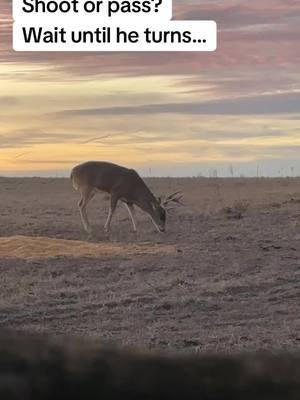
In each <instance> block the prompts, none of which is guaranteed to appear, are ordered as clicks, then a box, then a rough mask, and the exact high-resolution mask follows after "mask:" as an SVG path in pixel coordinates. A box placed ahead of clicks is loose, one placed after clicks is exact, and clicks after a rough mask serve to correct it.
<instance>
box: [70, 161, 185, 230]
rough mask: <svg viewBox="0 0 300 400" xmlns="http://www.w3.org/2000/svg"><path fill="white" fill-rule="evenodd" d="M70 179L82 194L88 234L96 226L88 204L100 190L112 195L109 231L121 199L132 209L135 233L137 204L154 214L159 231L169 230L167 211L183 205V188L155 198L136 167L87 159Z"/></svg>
mask: <svg viewBox="0 0 300 400" xmlns="http://www.w3.org/2000/svg"><path fill="white" fill-rule="evenodd" d="M70 178H71V181H72V185H73V188H74V189H75V190H77V191H79V192H80V194H81V198H80V200H79V202H78V208H79V213H80V217H81V222H82V225H83V228H84V230H85V231H86V232H87V233H88V234H91V233H92V229H91V225H90V223H89V220H88V216H87V211H86V207H87V204H88V203H89V201H90V200H91V199H92V198H93V197H94V196H95V194H96V193H97V192H104V193H107V194H108V195H109V196H110V205H109V212H108V216H107V219H106V222H105V225H104V230H105V232H107V233H108V232H109V230H110V225H111V221H112V217H113V215H114V212H115V210H116V207H117V204H118V202H119V201H121V202H122V203H123V204H124V205H125V207H126V209H127V211H128V214H129V217H130V219H131V222H132V226H133V231H134V232H137V226H136V222H135V218H134V215H135V206H137V207H139V208H140V209H141V210H142V211H144V212H145V213H146V214H148V215H149V216H150V219H151V221H152V223H153V225H154V226H155V228H156V230H157V231H158V232H165V229H166V214H167V212H168V211H170V210H171V209H173V208H174V207H169V205H170V204H173V205H175V204H176V205H179V204H181V205H182V203H181V198H182V194H181V192H180V191H177V192H175V193H172V194H171V195H168V196H166V197H165V199H163V197H162V196H160V197H155V196H154V194H153V193H152V192H151V190H150V189H149V187H148V186H147V185H146V183H145V181H144V180H143V179H142V178H141V177H140V175H139V174H138V173H137V172H136V171H135V170H134V169H130V168H126V167H123V166H120V165H117V164H113V163H111V162H107V161H87V162H84V163H82V164H78V165H76V166H75V167H74V168H73V169H72V171H71V175H70Z"/></svg>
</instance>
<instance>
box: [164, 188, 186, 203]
mask: <svg viewBox="0 0 300 400" xmlns="http://www.w3.org/2000/svg"><path fill="white" fill-rule="evenodd" d="M179 193H180V194H181V197H182V196H183V195H182V191H181V190H178V191H177V192H174V193H172V194H169V196H167V197H166V200H165V201H168V200H172V199H173V197H175V196H176V195H177V194H179Z"/></svg>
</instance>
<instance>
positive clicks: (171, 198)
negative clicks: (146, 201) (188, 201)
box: [163, 190, 184, 208]
mask: <svg viewBox="0 0 300 400" xmlns="http://www.w3.org/2000/svg"><path fill="white" fill-rule="evenodd" d="M182 197H183V193H182V191H181V190H178V191H177V192H175V193H172V194H170V195H169V196H167V197H166V199H165V201H164V202H163V205H164V206H165V207H166V206H168V204H169V203H171V202H173V203H177V204H180V205H182V206H183V205H184V204H183V203H182V202H181V201H180V200H181V199H182ZM173 208H174V207H173Z"/></svg>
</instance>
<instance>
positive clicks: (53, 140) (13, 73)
mask: <svg viewBox="0 0 300 400" xmlns="http://www.w3.org/2000/svg"><path fill="white" fill-rule="evenodd" d="M173 13H174V18H175V19H191V20H192V19H193V20H204V19H213V20H215V21H216V22H217V24H218V49H217V51H216V52H215V53H17V52H14V51H13V50H12V37H11V23H12V20H11V18H12V17H11V5H10V1H8V0H0V122H1V123H0V174H1V175H51V176H62V175H66V174H68V171H69V170H70V169H71V168H72V166H73V165H74V164H77V163H79V162H81V161H85V160H89V159H93V160H110V161H113V162H116V163H120V164H124V165H128V166H131V167H134V168H137V169H138V170H139V171H140V172H141V173H142V174H143V175H149V174H151V175H176V176H183V175H198V174H203V175H209V171H210V170H213V169H217V170H218V173H219V175H224V176H226V175H227V176H228V175H230V165H232V167H233V170H234V173H235V174H236V175H239V174H244V175H247V176H255V175H256V174H257V171H258V170H259V174H263V175H271V176H273V175H283V176H285V175H291V174H292V173H293V174H294V175H300V25H299V21H300V1H299V0H264V1H262V0H252V1H246V0H206V1H200V0H197V1H196V0H194V1H187V0H177V1H174V3H173Z"/></svg>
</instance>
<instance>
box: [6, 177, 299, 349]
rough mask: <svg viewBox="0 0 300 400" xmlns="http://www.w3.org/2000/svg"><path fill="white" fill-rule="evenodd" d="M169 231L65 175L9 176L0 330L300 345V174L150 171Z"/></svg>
mask: <svg viewBox="0 0 300 400" xmlns="http://www.w3.org/2000/svg"><path fill="white" fill-rule="evenodd" d="M147 182H148V183H149V185H150V187H151V188H152V189H153V191H154V193H156V194H162V193H169V192H171V191H175V190H182V191H183V192H184V201H185V203H186V206H185V207H181V208H179V209H178V210H177V211H176V212H175V213H174V214H173V215H172V216H170V217H169V221H168V227H167V233H165V234H158V233H156V232H154V228H153V225H152V224H151V222H150V220H149V219H148V217H147V216H145V215H144V214H142V213H140V212H138V217H137V223H138V229H139V231H138V233H137V234H135V233H134V232H132V231H131V229H132V228H131V222H130V220H129V218H128V216H127V213H126V210H125V208H124V207H122V206H119V208H118V211H117V213H116V215H115V217H114V219H113V222H112V231H111V233H110V235H109V237H108V236H107V235H106V234H105V233H104V231H103V225H104V221H105V218H106V215H107V207H108V202H107V200H106V199H104V198H103V196H102V197H101V195H98V196H96V197H95V198H94V199H93V200H92V201H91V203H90V204H89V207H88V214H89V217H90V220H91V221H92V225H93V228H94V232H95V233H94V237H93V238H92V239H90V240H88V239H87V237H86V235H85V234H84V233H83V231H82V229H81V225H80V219H79V214H78V210H77V201H78V199H79V194H78V193H76V192H75V191H74V190H73V189H72V187H71V183H70V181H69V180H68V179H40V178H33V179H31V178H26V179H25V178H24V179H9V178H0V188H1V189H0V193H1V195H0V280H1V293H0V327H3V328H16V329H24V330H31V331H32V330H33V331H47V332H51V333H55V334H63V333H72V334H79V335H81V334H85V335H89V336H98V337H100V338H103V339H105V340H108V341H112V342H115V343H118V344H130V345H138V346H141V347H147V348H155V349H161V348H170V349H180V350H184V351H192V352H194V351H197V352H198V351H233V350H242V349H247V350H253V349H258V348H265V349H292V350H293V349H299V348H300V179H283V178H280V179H279V178H278V179H204V178H203V179H202V178H201V179H168V178H164V179H154V178H153V179H149V180H148V181H147Z"/></svg>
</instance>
